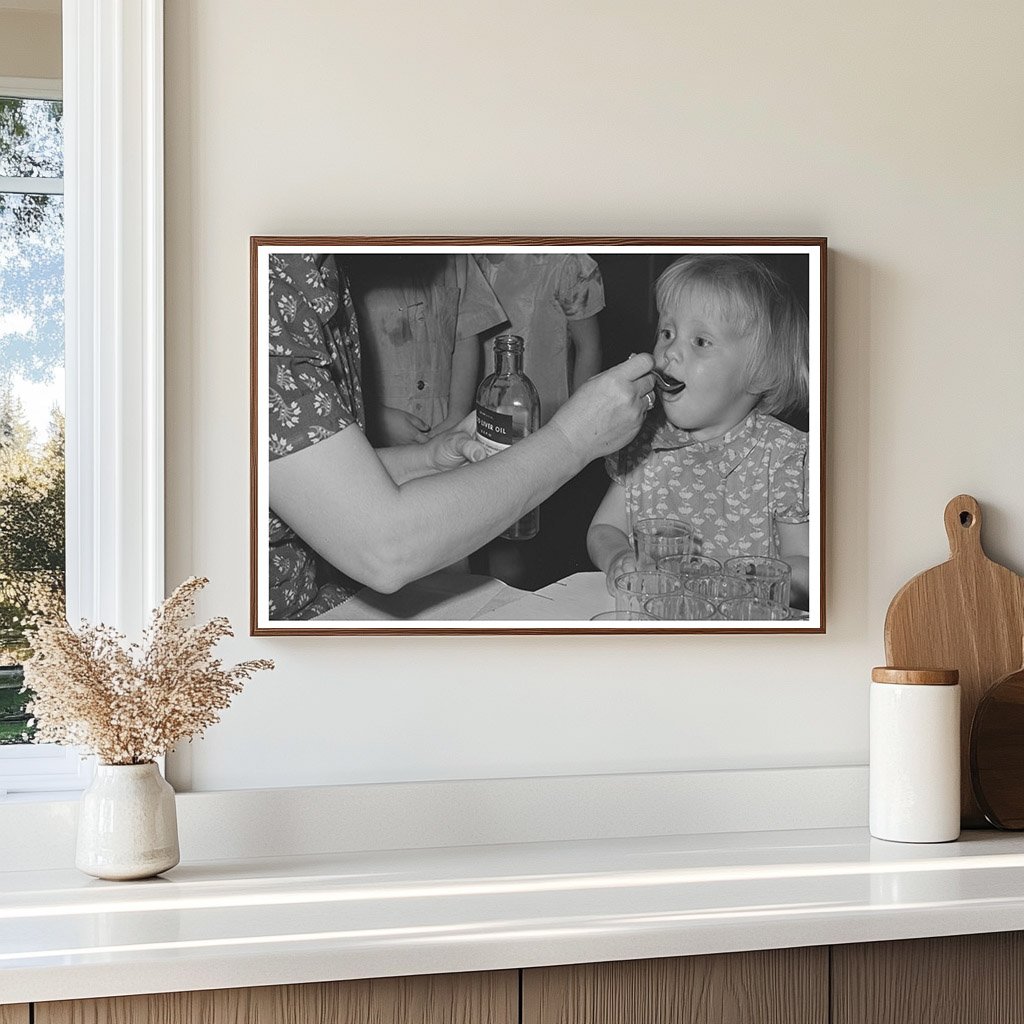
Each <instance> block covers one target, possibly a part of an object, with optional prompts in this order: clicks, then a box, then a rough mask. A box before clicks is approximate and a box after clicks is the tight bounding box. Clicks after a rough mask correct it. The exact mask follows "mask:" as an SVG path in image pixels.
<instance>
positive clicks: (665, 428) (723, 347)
mask: <svg viewBox="0 0 1024 1024" xmlns="http://www.w3.org/2000/svg"><path fill="white" fill-rule="evenodd" d="M655 289H656V290H655V298H656V302H657V308H658V333H657V341H656V344H655V348H654V360H655V365H656V366H657V368H658V369H659V370H660V371H661V372H662V373H663V374H664V375H665V376H668V377H671V378H674V379H675V380H676V381H678V382H679V383H681V384H683V385H684V387H683V388H682V390H680V391H679V392H678V393H677V394H670V393H669V392H668V391H665V390H660V391H659V392H658V394H659V398H660V409H654V410H652V412H651V415H650V416H648V418H647V422H646V423H645V425H644V427H643V428H642V429H641V431H640V433H639V434H638V435H637V437H636V439H635V440H634V441H633V442H632V443H631V444H629V445H628V446H627V447H626V448H624V449H623V450H621V451H620V452H618V453H617V454H615V455H612V456H610V457H609V458H608V460H607V466H608V472H609V476H610V477H611V479H612V484H611V486H610V487H609V489H608V492H607V494H606V495H605V497H604V499H603V501H602V502H601V505H600V507H599V508H598V510H597V512H596V514H595V515H594V518H593V521H592V522H591V525H590V530H589V532H588V534H587V549H588V551H589V553H590V556H591V558H592V559H593V561H594V564H595V565H596V566H597V567H598V568H599V569H601V571H602V572H604V573H605V574H606V575H607V576H608V579H609V581H610V582H611V581H613V580H614V578H615V577H616V576H618V575H620V574H621V573H622V572H625V571H628V570H629V569H631V568H633V567H634V565H635V563H634V561H633V559H634V554H633V552H634V547H633V524H635V523H636V522H637V521H638V520H640V519H675V520H681V521H683V522H686V523H688V524H689V525H690V526H691V527H692V528H693V530H694V534H695V543H696V547H697V550H699V551H700V553H701V554H704V555H710V556H711V557H712V558H716V559H718V560H719V561H720V562H724V561H725V560H726V559H728V558H732V557H736V556H740V555H744V556H746V555H751V556H753V555H766V556H769V557H772V558H778V559H781V560H784V561H785V562H787V563H788V564H789V566H790V568H791V570H792V598H791V603H792V604H793V605H794V606H798V607H803V608H806V607H807V600H808V593H807V590H808V551H809V528H808V520H809V509H808V497H807V434H806V433H804V432H803V431H801V430H798V429H796V428H795V427H792V426H790V425H789V424H787V423H785V422H783V421H782V420H781V419H780V418H779V417H780V416H784V415H786V414H787V413H792V412H797V413H798V414H799V413H800V412H802V411H804V410H806V407H807V400H808V342H807V336H808V320H807V313H806V312H805V311H804V309H803V308H802V307H801V305H800V303H799V301H798V300H797V298H796V296H795V295H794V293H793V291H792V289H791V288H790V287H789V286H788V285H787V284H786V283H785V282H784V281H783V280H782V279H781V278H780V277H779V276H778V275H777V274H775V273H774V272H772V271H771V270H769V269H768V268H767V267H766V266H765V265H764V264H763V263H762V262H760V261H759V260H757V259H756V258H754V257H751V256H746V255H738V254H737V255H733V254H720V255H694V256H684V257H682V258H681V259H678V260H676V261H675V262H674V263H673V264H672V265H671V266H670V267H669V268H668V269H667V270H665V272H664V273H663V274H662V275H661V277H660V278H659V279H658V282H657V284H656V286H655Z"/></svg>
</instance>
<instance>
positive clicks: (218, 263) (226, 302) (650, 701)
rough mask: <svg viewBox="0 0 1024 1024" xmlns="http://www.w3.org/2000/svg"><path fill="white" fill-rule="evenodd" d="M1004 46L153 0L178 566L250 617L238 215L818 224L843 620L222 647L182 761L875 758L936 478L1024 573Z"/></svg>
mask: <svg viewBox="0 0 1024 1024" xmlns="http://www.w3.org/2000/svg"><path fill="white" fill-rule="evenodd" d="M1022 37H1024V8H1022V7H1021V5H1019V4H1017V3H1010V2H1007V3H995V4H985V5H975V4H972V3H970V2H969V0H958V2H949V3H940V4H936V3H933V2H930V0H913V2H905V3H902V4H891V3H888V2H886V3H875V2H869V3H864V4H856V5H851V4H846V3H841V2H838V0H837V2H799V0H786V2H781V3H764V4H751V3H745V2H744V3H721V4H699V5H698V4H692V3H678V2H675V0H673V2H650V0H648V2H644V0H641V2H636V3H631V4H622V3H620V2H618V0H616V2H605V0H588V2H582V0H580V2H570V3H563V4H552V3H550V2H546V0H545V2H537V0H525V2H519V3H515V4H513V3H503V4H481V3H480V2H479V0H438V2H436V3H430V4H421V3H418V2H412V0H403V2H393V3H389V4H380V3H378V2H376V0H347V2H345V3H337V2H336V0H295V2H294V3H288V4H279V3H266V2H264V3H251V2H247V0H191V2H190V0H167V44H166V45H167V104H168V124H167V143H168V146H167V153H168V168H167V173H168V178H167V195H168V261H167V262H168V274H169V279H168V295H167V309H168V339H167V344H168V431H169V435H168V472H169V477H168V487H167V494H168V507H167V525H168V539H167V549H168V550H167V554H168V573H169V583H171V584H173V583H176V582H177V581H178V580H179V579H180V578H182V577H184V576H186V575H187V574H189V573H191V572H201V573H204V574H206V575H209V576H210V577H211V579H212V581H213V582H212V584H211V586H210V588H209V591H208V593H209V597H208V599H207V600H206V601H205V603H204V606H203V608H202V609H201V610H202V611H205V612H209V613H214V612H223V613H225V614H228V615H229V616H230V617H231V618H232V620H233V621H234V622H235V624H236V627H237V629H238V630H239V632H241V633H243V634H244V632H245V630H246V625H245V624H246V622H247V608H248V569H247V550H248V549H247V536H246V534H247V522H248V479H247V468H248V371H247V360H248V327H249V325H248V290H247V289H248V263H247V242H248V237H249V236H250V235H251V234H275V233H282V234H302V233H337V234H409V233H424V234H431V233H446V234H460V233H464V234H468V233H493V234H530V233H538V234H604V233H608V234H624V235H657V234H708V235H715V234H720V235H756V234H764V235H819V234H820V235H827V236H828V237H829V239H830V242H831V246H832V252H831V263H830V274H831V289H830V296H829V302H830V310H829V333H830V353H829V358H830V364H829V372H830V375H831V384H830V389H829V403H830V405H829V437H828V444H829V453H828V474H829V496H828V503H827V504H828V548H829V551H828V603H829V609H828V613H829V627H828V633H827V635H825V636H810V637H793V638H789V637H778V638H766V639H760V638H755V637H738V638H737V637H725V636H720V637H698V636H693V637H691V636H682V637H674V638H673V637H664V638H654V637H568V638H558V637H552V638H530V637H521V638H517V637H509V638H500V637H496V638H486V637H485V638H466V639H461V638H431V637H418V638H404V637H402V638H383V637H382V638H372V637H369V638H355V637H353V638H328V639H317V638H307V639H302V638H288V639H279V640H267V639H263V640H259V641H256V640H252V639H249V638H242V639H239V640H237V641H235V642H234V643H233V644H232V645H231V646H230V648H229V649H228V650H227V652H226V653H227V654H229V655H230V656H232V657H242V656H261V657H262V656H270V657H273V658H275V659H277V663H278V668H277V671H276V672H275V673H273V674H271V675H266V676H264V677H262V678H260V679H258V680H257V681H254V682H253V683H252V684H250V686H249V687H248V689H247V690H246V691H245V693H244V694H243V695H242V696H241V697H240V698H239V699H237V701H236V703H235V705H234V707H233V708H232V709H231V710H230V711H229V712H228V714H227V715H226V716H225V718H224V721H223V722H222V724H221V725H220V726H218V727H217V728H216V729H214V730H212V731H211V732H210V733H209V735H208V737H207V738H206V739H205V740H204V741H202V742H199V743H196V744H195V745H194V747H193V750H192V773H193V784H194V787H195V788H197V789H216V788H222V787H261V786H274V785H309V784H327V783H343V782H361V781H374V780H414V779H443V778H463V777H478V776H514V775H526V774H535V775H544V774H557V773H572V772H587V773H589V772H595V773H600V772H622V771H657V770H665V769H686V768H709V767H710V768H714V767H722V766H752V767H756V766H765V765H776V766H782V765H813V764H844V763H859V762H863V761H865V760H866V756H867V737H866V720H865V717H866V697H867V682H868V677H869V670H870V667H871V666H872V665H873V664H876V663H879V662H880V661H881V659H882V644H881V631H882V621H883V617H884V614H885V608H886V605H887V603H888V600H889V598H890V596H891V595H892V593H893V592H894V591H895V589H896V588H897V587H898V586H899V585H900V584H901V583H902V582H903V581H904V580H905V579H906V578H907V577H908V576H909V575H911V574H912V573H914V572H916V571H918V570H919V569H922V568H925V567H926V566H928V565H931V564H933V563H935V562H937V561H941V560H942V559H944V558H945V557H946V548H945V544H946V541H945V534H944V531H943V526H942V510H943V507H944V505H945V503H946V501H947V500H948V499H949V498H950V497H952V496H953V495H955V494H957V493H959V492H960V491H968V492H971V493H973V494H975V495H976V496H977V497H978V498H979V499H980V500H981V501H982V502H983V504H984V507H985V510H986V518H985V533H986V538H987V545H988V549H989V552H990V554H991V555H992V556H993V557H995V558H998V559H1000V560H1002V561H1005V562H1007V563H1008V564H1010V565H1011V566H1013V567H1015V568H1016V569H1018V570H1021V569H1024V474H1022V472H1021V468H1020V458H1021V454H1022V452H1024V422H1022V418H1021V416H1020V409H1021V387H1022V382H1024V336H1022V333H1021V325H1022V324H1024V273H1022V272H1024V189H1022V187H1021V185H1022V182H1024V137H1022V136H1024V130H1022V125H1024V121H1022V118H1021V117H1020V111H1021V105H1022V100H1024V67H1022V64H1021V62H1020V60H1019V53H1018V49H1019V41H1020V39H1021V38H1022ZM185 767H186V766H184V765H181V767H179V773H182V772H184V770H185Z"/></svg>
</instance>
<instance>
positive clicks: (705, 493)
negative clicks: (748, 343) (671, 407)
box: [606, 410, 810, 561]
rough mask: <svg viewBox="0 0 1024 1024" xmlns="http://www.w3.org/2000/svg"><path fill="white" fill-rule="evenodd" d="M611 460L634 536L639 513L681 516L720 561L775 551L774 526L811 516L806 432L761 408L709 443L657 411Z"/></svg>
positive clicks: (610, 469) (708, 552)
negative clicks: (763, 411)
mask: <svg viewBox="0 0 1024 1024" xmlns="http://www.w3.org/2000/svg"><path fill="white" fill-rule="evenodd" d="M606 464H607V467H608V475H609V476H610V477H611V478H612V479H613V480H614V481H615V482H616V483H619V484H621V485H622V486H623V487H624V488H625V490H626V512H627V516H628V519H629V524H630V540H631V541H632V529H633V524H634V523H635V522H636V521H637V519H649V518H651V519H679V520H683V521H685V522H687V523H690V524H691V525H692V526H693V527H694V528H695V530H696V533H697V535H698V536H699V537H700V540H701V553H702V554H705V555H710V556H711V557H712V558H717V559H718V560H719V561H722V560H724V559H726V558H734V557H737V556H739V555H768V556H770V557H777V555H778V551H779V545H778V535H777V531H776V529H775V525H776V524H778V523H806V522H807V521H808V520H809V518H810V512H809V508H808V501H807V435H806V434H805V433H804V432H803V431H800V430H797V429H796V428H795V427H791V426H788V425H787V424H785V423H783V422H782V421H781V420H778V419H776V418H775V417H774V416H767V415H765V414H764V413H760V412H757V410H754V411H753V412H752V413H750V415H749V416H748V417H747V418H746V419H745V420H744V421H743V422H742V423H740V424H739V425H738V426H736V427H734V428H733V429H732V430H730V431H728V432H727V433H726V434H724V435H723V436H722V437H718V438H714V439H712V440H710V441H694V440H692V439H691V438H690V436H689V434H688V433H687V432H686V431H685V430H680V429H678V428H677V427H674V426H672V425H671V424H669V423H666V422H665V419H664V414H663V413H661V412H660V411H658V412H655V413H652V414H651V416H649V417H648V419H647V423H646V424H645V425H644V427H643V428H642V429H641V431H640V433H639V434H638V435H637V437H636V438H635V439H634V441H633V442H632V443H631V444H630V445H628V446H627V447H626V448H624V449H623V450H622V451H620V452H617V453H616V454H615V455H611V456H609V458H608V460H607V463H606Z"/></svg>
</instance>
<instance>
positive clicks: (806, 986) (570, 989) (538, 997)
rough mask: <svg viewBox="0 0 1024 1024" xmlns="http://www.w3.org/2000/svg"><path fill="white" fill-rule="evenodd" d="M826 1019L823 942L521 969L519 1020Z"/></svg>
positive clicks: (805, 1022) (792, 1022) (530, 1023)
mask: <svg viewBox="0 0 1024 1024" xmlns="http://www.w3.org/2000/svg"><path fill="white" fill-rule="evenodd" d="M827 1021H828V950H827V949H826V948H823V947H819V948H815V949H772V950H763V951H758V952H753V953H721V954H716V955H714V956H688V957H674V958H670V959H661V960H629V961H625V962H622V963H608V964H582V965H577V966H569V967H542V968H535V969H533V970H528V971H524V972H523V1024H754V1022H756V1024H826V1022H827ZM861 1024H863V1022H861Z"/></svg>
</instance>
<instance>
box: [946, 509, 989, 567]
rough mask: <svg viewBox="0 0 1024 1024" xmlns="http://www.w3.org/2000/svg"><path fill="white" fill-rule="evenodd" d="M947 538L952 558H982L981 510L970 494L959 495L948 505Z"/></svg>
mask: <svg viewBox="0 0 1024 1024" xmlns="http://www.w3.org/2000/svg"><path fill="white" fill-rule="evenodd" d="M943 518H944V519H945V521H946V536H947V537H948V538H949V553H950V555H951V556H952V557H954V558H955V557H956V556H957V555H967V556H969V557H972V556H973V557H977V556H982V555H983V552H982V549H981V509H980V507H979V506H978V503H977V501H975V499H974V498H972V497H971V496H970V495H969V494H958V495H957V496H956V497H955V498H954V499H953V500H952V501H951V502H949V504H947V505H946V511H945V515H944V517H943Z"/></svg>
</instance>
